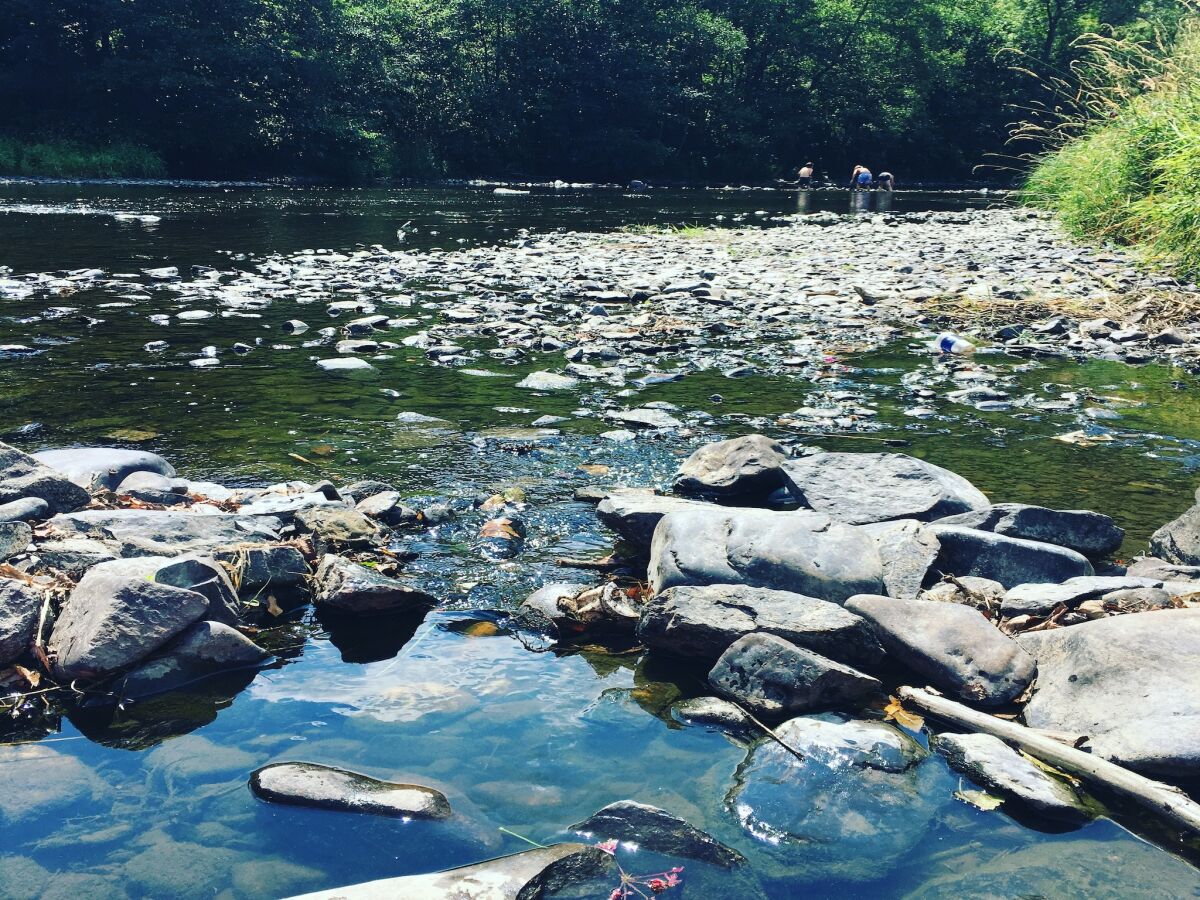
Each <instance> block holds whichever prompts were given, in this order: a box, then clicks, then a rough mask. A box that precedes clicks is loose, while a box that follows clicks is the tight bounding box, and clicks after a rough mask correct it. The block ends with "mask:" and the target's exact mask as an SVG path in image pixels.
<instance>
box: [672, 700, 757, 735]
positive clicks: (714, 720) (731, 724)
mask: <svg viewBox="0 0 1200 900" xmlns="http://www.w3.org/2000/svg"><path fill="white" fill-rule="evenodd" d="M672 712H673V713H674V714H675V716H676V718H678V719H683V720H684V721H685V722H691V723H698V724H701V725H716V726H719V727H721V728H725V729H728V730H731V731H742V730H748V729H751V728H753V727H754V723H753V722H751V721H750V717H749V716H747V715H746V714H745V713H744V712H742V711H741V710H740V709H738V707H737V705H736V704H733V703H730V702H729V701H728V700H722V699H721V698H720V697H692V698H691V699H689V700H680V701H679V702H678V703H676V704H675V706H674V707H672Z"/></svg>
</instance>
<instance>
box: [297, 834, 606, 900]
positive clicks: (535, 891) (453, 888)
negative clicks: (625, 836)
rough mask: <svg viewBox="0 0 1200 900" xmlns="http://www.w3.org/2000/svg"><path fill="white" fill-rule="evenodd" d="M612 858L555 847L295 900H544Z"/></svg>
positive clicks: (590, 849) (592, 849) (588, 849)
mask: <svg viewBox="0 0 1200 900" xmlns="http://www.w3.org/2000/svg"><path fill="white" fill-rule="evenodd" d="M611 862H612V857H611V856H609V855H608V854H607V853H605V852H604V851H603V850H601V849H600V848H598V847H596V846H595V845H593V844H552V845H551V846H549V847H539V848H538V849H537V850H526V851H525V852H523V853H514V854H513V855H511V856H502V857H500V858H499V859H489V860H488V861H486V862H481V863H475V864H474V865H470V866H462V867H460V868H457V869H447V870H446V871H444V872H434V873H432V874H429V875H402V876H400V877H399V878H383V879H380V880H379V881H368V882H366V883H364V884H356V885H351V886H350V887H342V888H335V889H333V890H327V891H316V892H315V893H311V894H304V895H301V896H296V897H292V898H291V900H382V898H397V900H399V898H413V900H417V898H421V900H539V898H541V897H550V896H553V895H554V893H555V892H556V891H560V890H562V889H563V888H566V887H568V886H570V885H572V884H576V883H578V882H581V881H585V880H587V879H589V878H593V877H595V876H597V875H600V874H601V873H603V872H604V871H606V870H607V868H608V866H609V865H610V863H611Z"/></svg>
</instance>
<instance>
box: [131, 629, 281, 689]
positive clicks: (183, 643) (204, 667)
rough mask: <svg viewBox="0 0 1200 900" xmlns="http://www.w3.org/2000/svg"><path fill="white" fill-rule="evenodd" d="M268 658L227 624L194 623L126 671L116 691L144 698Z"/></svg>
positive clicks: (265, 652)
mask: <svg viewBox="0 0 1200 900" xmlns="http://www.w3.org/2000/svg"><path fill="white" fill-rule="evenodd" d="M270 658H271V654H270V653H268V652H267V651H266V650H264V649H263V648H262V647H260V646H258V645H257V644H255V643H254V642H253V641H251V640H250V639H249V638H248V637H246V636H245V635H243V634H242V633H241V632H240V631H238V630H236V629H234V628H230V627H229V626H228V625H224V624H222V623H220V622H197V623H196V624H195V625H192V626H191V627H190V628H188V629H187V630H186V631H184V632H183V634H181V635H180V636H179V637H178V638H176V639H175V640H174V641H172V642H171V643H170V644H169V645H167V647H166V649H165V650H164V651H162V652H161V653H160V654H158V655H156V656H154V657H152V658H151V659H147V660H145V661H143V662H141V663H139V664H138V665H137V666H135V667H134V668H133V669H131V670H130V671H129V672H127V673H126V674H125V675H124V676H123V677H122V678H121V679H120V681H119V683H118V686H117V688H116V690H118V691H119V692H120V694H121V696H122V697H128V698H131V699H137V698H139V697H148V696H151V695H153V694H160V693H163V692H165V691H172V690H175V689H176V688H180V687H183V686H184V685H188V684H191V683H192V682H195V681H199V680H200V679H202V678H207V677H209V676H211V675H217V674H220V673H222V672H228V671H230V670H232V669H240V668H245V667H247V666H256V665H258V664H259V663H262V662H265V661H266V660H268V659H270Z"/></svg>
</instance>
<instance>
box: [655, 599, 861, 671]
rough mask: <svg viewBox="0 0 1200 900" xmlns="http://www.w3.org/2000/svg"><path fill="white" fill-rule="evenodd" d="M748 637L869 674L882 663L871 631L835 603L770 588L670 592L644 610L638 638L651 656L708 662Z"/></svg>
mask: <svg viewBox="0 0 1200 900" xmlns="http://www.w3.org/2000/svg"><path fill="white" fill-rule="evenodd" d="M752 632H762V633H765V634H773V635H775V636H776V637H781V638H783V639H784V640H787V641H790V642H791V643H793V644H795V645H797V646H799V647H804V648H806V649H808V650H813V651H815V652H817V653H820V654H822V655H824V656H827V657H829V658H830V659H833V660H836V661H838V662H841V663H846V664H848V665H854V666H866V667H868V668H870V667H873V666H876V665H878V664H879V663H880V662H882V660H883V650H882V648H880V646H879V643H878V641H876V640H875V636H874V634H873V632H872V631H871V628H870V627H869V626H868V625H867V623H866V622H865V621H863V620H862V619H861V618H859V617H858V616H856V615H854V614H853V613H850V612H847V611H846V610H844V609H842V607H840V606H838V605H837V604H836V603H830V602H828V601H826V600H817V599H816V598H814V597H806V596H804V595H803V594H793V593H790V592H787V591H774V590H770V589H769V588H756V587H748V586H746V585H729V584H714V585H706V586H703V587H689V586H679V587H673V588H668V589H667V590H665V591H663V592H662V593H661V594H658V595H657V596H655V597H653V598H652V599H651V600H650V601H649V602H648V603H647V604H646V606H645V608H644V609H643V610H642V615H641V621H640V622H639V623H638V638H639V640H641V641H642V643H644V644H645V645H646V646H647V647H649V648H650V649H651V650H653V651H655V652H660V651H661V652H664V653H669V654H672V655H675V656H683V657H690V658H696V659H699V660H702V661H706V662H712V661H713V660H716V659H717V657H719V656H720V655H721V654H722V653H724V652H725V650H726V649H727V648H728V647H729V646H730V645H731V644H732V643H734V642H735V641H736V640H738V639H739V638H741V637H742V636H743V635H747V634H750V633H752Z"/></svg>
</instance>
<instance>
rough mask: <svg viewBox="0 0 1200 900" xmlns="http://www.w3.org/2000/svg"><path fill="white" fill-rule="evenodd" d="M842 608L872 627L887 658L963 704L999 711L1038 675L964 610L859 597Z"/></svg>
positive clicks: (974, 613) (1026, 658) (979, 617)
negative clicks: (950, 694)
mask: <svg viewBox="0 0 1200 900" xmlns="http://www.w3.org/2000/svg"><path fill="white" fill-rule="evenodd" d="M846 609H848V610H850V611H851V612H854V613H857V614H858V615H860V616H862V617H863V618H864V619H866V620H867V621H868V622H870V623H871V624H872V625H873V626H874V628H875V634H876V636H877V637H878V638H879V641H880V643H881V644H883V647H884V649H885V650H887V652H888V654H889V656H891V657H893V658H895V659H897V660H898V661H900V662H901V663H903V664H904V665H906V666H908V667H909V668H910V669H912V670H913V671H915V672H918V673H920V674H921V675H923V676H924V677H925V678H928V679H929V681H930V683H932V684H933V685H935V686H936V687H938V688H941V689H942V690H944V691H949V692H951V693H953V694H954V695H955V696H957V697H959V698H961V699H963V700H966V701H967V702H968V703H974V704H977V705H979V706H1003V705H1004V704H1006V703H1010V702H1012V701H1013V700H1015V699H1016V698H1017V697H1019V696H1020V695H1021V694H1022V693H1023V692H1024V691H1025V689H1026V688H1028V687H1029V684H1030V682H1032V681H1033V678H1034V676H1035V675H1036V674H1037V667H1036V665H1035V663H1034V660H1033V658H1032V657H1031V656H1030V655H1029V654H1028V653H1026V652H1025V651H1024V650H1022V649H1021V646H1020V645H1019V644H1017V643H1016V641H1014V640H1012V639H1011V638H1009V637H1007V636H1005V635H1004V634H1002V633H1001V632H1000V630H999V629H997V628H996V627H995V626H994V625H992V623H991V622H989V621H988V620H987V619H985V618H984V617H983V614H982V613H980V612H979V611H978V610H976V609H973V608H971V607H969V606H959V605H958V604H955V603H938V602H937V601H935V600H903V599H898V598H895V597H879V596H859V597H851V598H850V599H849V600H847V601H846Z"/></svg>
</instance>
